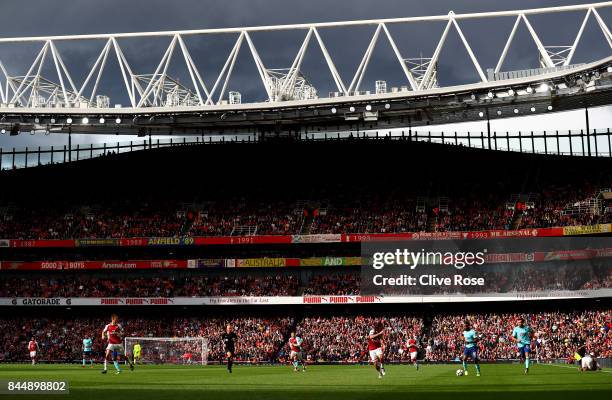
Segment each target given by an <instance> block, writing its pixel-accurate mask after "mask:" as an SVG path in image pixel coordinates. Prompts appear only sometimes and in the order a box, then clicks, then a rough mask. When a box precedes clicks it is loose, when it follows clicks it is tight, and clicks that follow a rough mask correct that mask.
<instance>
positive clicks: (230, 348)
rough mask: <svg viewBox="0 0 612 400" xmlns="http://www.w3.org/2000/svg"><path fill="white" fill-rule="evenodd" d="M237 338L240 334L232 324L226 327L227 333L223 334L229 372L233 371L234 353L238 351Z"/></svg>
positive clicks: (222, 338)
mask: <svg viewBox="0 0 612 400" xmlns="http://www.w3.org/2000/svg"><path fill="white" fill-rule="evenodd" d="M236 339H238V335H236V333H235V332H234V330H233V329H232V326H231V325H228V326H227V327H226V328H225V333H224V334H223V335H221V340H223V349H224V350H225V356H226V357H227V372H229V373H230V374H231V373H232V365H233V364H234V353H235V352H236V343H235V342H236Z"/></svg>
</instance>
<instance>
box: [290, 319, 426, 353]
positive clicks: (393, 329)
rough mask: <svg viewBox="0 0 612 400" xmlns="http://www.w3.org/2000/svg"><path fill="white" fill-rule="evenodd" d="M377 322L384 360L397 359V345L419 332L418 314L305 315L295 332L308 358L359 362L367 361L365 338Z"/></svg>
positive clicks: (419, 334)
mask: <svg viewBox="0 0 612 400" xmlns="http://www.w3.org/2000/svg"><path fill="white" fill-rule="evenodd" d="M379 323H380V324H382V325H383V327H384V331H385V334H384V339H383V340H384V342H385V346H386V350H385V351H386V354H387V359H388V360H395V361H397V360H399V359H400V358H401V357H402V355H401V354H399V352H398V350H399V348H400V347H403V346H404V344H405V343H406V341H407V340H408V339H409V338H415V337H421V335H422V333H423V318H422V317H421V316H420V315H394V316H389V317H382V316H381V317H374V316H363V315H358V316H334V317H329V316H317V317H306V318H304V319H303V320H302V321H301V323H300V324H299V325H298V333H299V334H301V335H302V338H303V339H304V343H305V345H304V351H305V355H306V357H307V358H308V359H309V360H310V361H313V362H361V361H368V357H369V354H368V352H367V337H368V334H369V332H370V330H371V329H372V328H374V327H375V326H377V325H378V324H379Z"/></svg>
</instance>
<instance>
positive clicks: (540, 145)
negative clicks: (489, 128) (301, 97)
mask: <svg viewBox="0 0 612 400" xmlns="http://www.w3.org/2000/svg"><path fill="white" fill-rule="evenodd" d="M372 138H375V139H386V140H413V141H423V142H431V143H443V144H450V145H457V146H463V147H470V148H477V149H488V150H500V151H513V152H521V153H533V154H549V155H550V154H554V155H569V156H591V157H612V132H610V128H606V129H593V130H591V131H589V133H588V134H587V133H586V132H585V131H584V130H565V131H561V130H553V131H516V132H509V131H506V132H485V131H478V132H457V131H452V132H432V131H417V130H401V131H397V130H396V131H389V132H379V131H363V132H359V131H357V132H355V131H353V132H337V133H329V132H327V133H323V132H321V133H308V134H305V135H304V136H303V139H306V140H334V139H336V140H339V139H372Z"/></svg>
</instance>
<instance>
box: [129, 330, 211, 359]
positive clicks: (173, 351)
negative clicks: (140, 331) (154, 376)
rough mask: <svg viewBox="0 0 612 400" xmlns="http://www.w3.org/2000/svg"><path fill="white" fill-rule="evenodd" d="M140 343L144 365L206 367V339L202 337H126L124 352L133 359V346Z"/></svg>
mask: <svg viewBox="0 0 612 400" xmlns="http://www.w3.org/2000/svg"><path fill="white" fill-rule="evenodd" d="M136 343H140V346H141V348H142V350H141V359H140V360H139V361H137V362H142V363H144V364H179V365H206V364H207V363H208V339H206V338H204V337H172V338H171V337H126V338H125V339H124V345H125V351H126V354H127V355H128V357H130V359H133V357H134V354H133V351H134V345H135V344H136Z"/></svg>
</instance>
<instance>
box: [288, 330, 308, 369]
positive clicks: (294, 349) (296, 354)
mask: <svg viewBox="0 0 612 400" xmlns="http://www.w3.org/2000/svg"><path fill="white" fill-rule="evenodd" d="M302 342H303V341H302V338H301V337H299V336H297V335H296V334H295V332H291V338H289V347H290V349H291V353H289V358H290V359H291V360H292V361H293V370H294V371H296V372H297V371H298V366H299V365H300V363H301V364H302V372H306V363H305V362H304V359H303V357H302Z"/></svg>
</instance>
